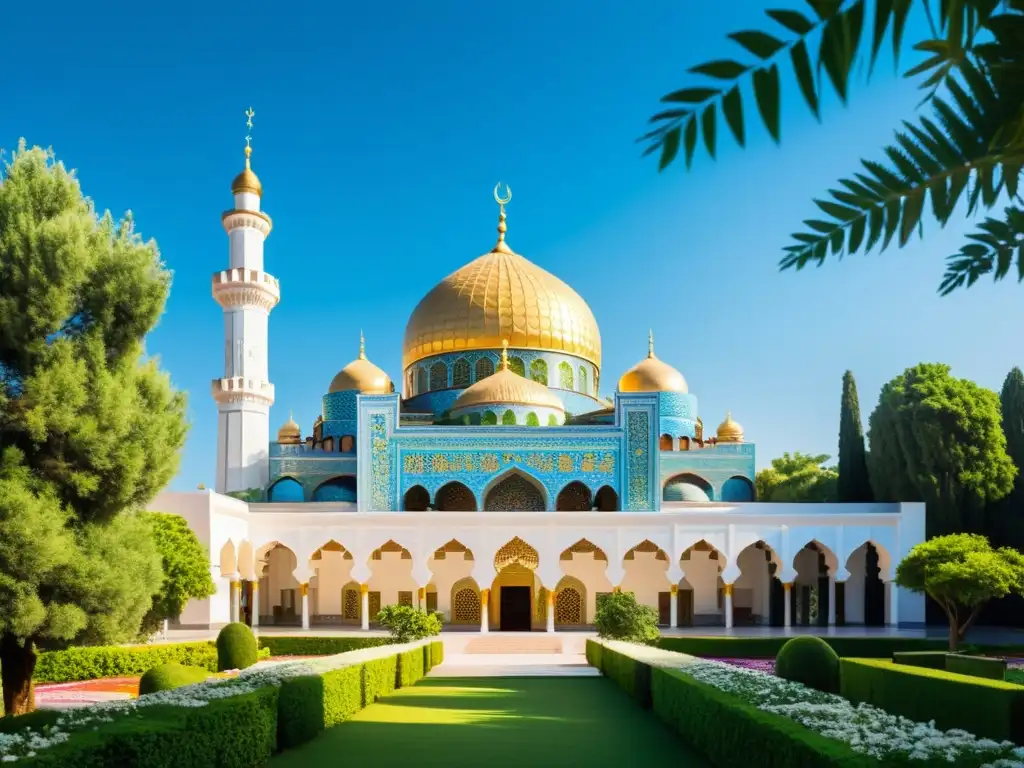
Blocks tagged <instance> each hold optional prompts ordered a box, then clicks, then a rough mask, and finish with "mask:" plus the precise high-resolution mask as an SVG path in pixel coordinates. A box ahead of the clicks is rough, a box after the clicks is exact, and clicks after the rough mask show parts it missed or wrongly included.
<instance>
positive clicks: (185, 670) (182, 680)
mask: <svg viewBox="0 0 1024 768" xmlns="http://www.w3.org/2000/svg"><path fill="white" fill-rule="evenodd" d="M209 678H210V673H209V672H208V671H207V670H205V669H202V668H200V667H186V666H183V665H181V664H178V663H176V662H173V661H172V662H170V663H168V664H161V665H160V666H157V667H152V668H150V669H149V670H147V672H146V674H144V675H143V676H142V679H141V680H139V696H145V695H146V694H147V693H156V692H157V691H170V690H172V689H174V688H180V687H181V686H183V685H192V684H193V683H202V682H205V681H206V680H208V679H209Z"/></svg>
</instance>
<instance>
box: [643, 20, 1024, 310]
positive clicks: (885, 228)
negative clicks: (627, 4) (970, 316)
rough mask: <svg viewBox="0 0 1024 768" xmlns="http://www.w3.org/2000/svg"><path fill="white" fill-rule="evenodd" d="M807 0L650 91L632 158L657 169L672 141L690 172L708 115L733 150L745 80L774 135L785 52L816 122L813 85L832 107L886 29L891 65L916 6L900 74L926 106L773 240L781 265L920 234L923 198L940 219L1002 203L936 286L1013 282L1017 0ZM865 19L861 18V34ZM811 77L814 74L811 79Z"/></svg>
mask: <svg viewBox="0 0 1024 768" xmlns="http://www.w3.org/2000/svg"><path fill="white" fill-rule="evenodd" d="M808 4H809V5H810V6H811V10H812V13H813V15H811V16H810V17H809V16H808V15H805V14H804V13H801V12H799V11H795V10H768V11H766V14H767V15H768V17H769V18H770V19H771V20H772V22H774V24H775V25H776V26H775V27H774V28H773V30H772V32H773V34H769V33H766V32H762V31H743V32H737V33H734V34H731V35H729V38H730V39H731V40H732V41H733V42H735V43H737V44H738V45H739V46H740V47H741V48H743V50H744V55H743V56H741V57H740V59H741V60H734V59H719V60H716V61H710V62H708V63H705V64H700V65H698V66H695V67H692V68H691V69H690V70H689V71H690V73H691V74H694V75H699V76H701V77H703V78H705V81H704V82H702V83H699V84H695V85H693V86H691V87H687V88H683V89H681V90H677V91H673V92H672V93H670V94H668V95H666V96H664V97H662V102H664V103H665V104H667V105H668V108H667V109H665V110H664V111H662V112H659V113H658V114H656V115H654V117H652V118H651V122H652V123H654V124H656V127H655V128H654V130H652V131H650V132H649V133H647V134H646V135H645V136H642V137H641V141H646V142H647V143H648V146H647V149H646V151H645V154H650V153H652V152H660V158H661V159H660V163H659V168H660V169H664V168H666V167H667V166H668V165H669V164H671V163H672V162H673V160H675V159H676V157H677V155H678V153H679V150H680V148H681V147H682V148H683V150H684V155H685V158H686V165H687V167H689V165H690V163H691V161H692V159H693V155H694V153H695V151H696V148H697V142H698V138H699V136H701V135H702V136H703V140H704V146H705V148H706V149H707V152H708V154H709V155H710V156H711V157H712V158H714V156H715V152H716V149H717V133H718V127H717V126H718V120H719V114H721V116H722V117H723V118H724V120H725V124H726V126H727V127H728V129H729V132H730V133H732V135H733V137H734V138H735V140H736V142H737V144H739V145H740V146H741V147H742V146H743V145H744V144H745V142H746V125H745V121H744V105H743V95H742V94H743V93H744V91H745V85H746V82H747V81H748V80H749V81H751V83H752V86H753V88H752V90H753V93H754V97H755V101H756V103H757V109H758V112H759V113H760V116H761V121H762V122H763V123H764V125H765V127H766V129H767V130H768V133H769V134H770V135H771V137H772V139H773V140H774V141H776V142H778V141H779V140H780V137H781V125H780V109H779V105H780V101H781V90H782V87H781V77H780V66H781V67H785V68H788V67H787V65H786V63H785V62H784V61H783V60H784V59H785V58H788V59H789V65H788V66H789V67H791V68H792V71H793V74H794V75H795V79H796V82H797V84H798V85H799V88H800V92H801V94H802V96H803V99H804V101H805V102H806V103H807V105H808V107H809V108H810V110H811V112H812V113H813V114H814V116H815V117H816V118H818V119H819V120H820V118H821V111H820V105H821V101H822V96H823V94H824V90H825V85H824V83H825V81H826V80H827V81H828V83H830V84H831V87H832V90H833V91H834V92H835V94H836V95H837V96H838V97H839V100H840V102H842V103H843V104H845V103H846V101H847V93H848V86H849V83H850V76H851V73H852V72H854V71H866V72H867V73H868V74H869V75H870V73H871V72H872V70H873V68H874V65H875V63H876V61H877V59H878V56H879V53H880V51H881V49H882V44H883V42H884V41H885V38H886V36H887V34H888V35H890V36H891V41H892V48H893V54H894V57H895V59H896V63H897V65H898V63H899V55H900V53H901V51H903V50H904V48H905V47H906V45H905V43H904V35H903V32H904V28H905V25H906V21H907V18H908V15H909V13H910V11H911V10H912V9H913V8H915V7H916V8H918V9H920V10H922V11H923V12H924V13H925V14H926V15H927V19H928V23H929V28H930V35H931V38H930V39H927V40H919V41H916V42H915V43H914V45H913V48H914V50H916V51H920V52H923V53H925V54H927V55H928V56H927V58H926V59H925V60H924V61H922V62H920V63H919V64H917V65H916V66H914V67H912V68H911V69H909V70H908V71H907V72H906V73H905V75H906V77H909V78H917V79H918V81H919V83H920V86H921V88H922V89H923V90H924V93H925V95H924V99H923V102H922V105H923V106H925V107H927V109H926V110H925V111H924V113H923V114H922V115H921V116H920V117H919V118H917V119H916V120H915V121H913V122H910V121H904V123H903V125H902V126H901V127H900V129H899V130H898V131H897V133H896V136H895V141H894V143H893V144H892V145H891V146H888V147H886V148H885V149H884V151H883V154H884V159H883V160H882V161H881V162H878V161H869V160H865V161H862V164H863V168H862V169H860V170H859V171H858V172H855V173H853V174H852V175H851V176H850V177H848V178H845V179H841V180H840V182H839V183H838V184H837V185H835V186H834V187H833V189H831V190H829V192H828V195H827V196H823V197H822V198H821V199H818V200H815V204H816V205H817V207H818V208H819V209H820V211H821V217H820V218H812V219H810V220H808V221H805V222H804V225H805V226H806V228H807V229H806V231H803V232H798V233H796V234H794V235H793V236H792V237H793V241H794V243H793V244H792V245H790V246H788V247H787V248H786V249H785V255H784V256H783V257H782V260H781V261H780V267H781V269H789V268H795V269H797V270H799V269H802V268H803V267H805V266H807V265H808V264H821V263H823V262H824V261H825V259H826V258H828V256H829V255H832V256H833V257H842V256H843V255H845V254H852V253H856V252H857V251H859V250H862V249H863V251H865V252H868V251H870V250H871V249H872V248H874V247H875V246H876V245H878V246H879V250H880V251H882V250H885V249H886V248H887V247H888V246H889V245H890V244H891V243H893V242H896V243H898V245H899V246H900V247H902V246H904V245H906V243H907V242H908V241H909V240H910V238H911V237H912V236H913V235H914V233H915V232H919V233H921V232H923V227H922V216H923V214H924V210H925V208H926V207H930V209H931V211H932V215H933V216H934V217H935V219H936V220H937V221H938V222H939V225H940V226H943V225H945V224H946V222H947V221H949V220H950V218H951V217H952V216H953V213H954V212H955V211H957V210H966V212H967V215H968V216H973V215H974V214H975V213H976V212H977V211H979V210H986V211H988V210H992V209H993V208H995V207H997V205H1001V204H1002V202H1003V201H1005V200H1008V201H1009V203H1010V204H1009V206H1007V207H1006V208H1005V211H1004V215H1003V216H1002V217H1001V218H1000V217H994V218H993V217H990V218H986V219H985V220H984V221H983V222H982V223H981V224H980V225H979V227H978V229H979V231H978V232H977V233H976V234H973V235H970V236H969V237H968V240H969V242H968V243H967V244H966V245H964V246H963V247H962V248H961V250H960V252H959V253H957V254H954V255H952V256H950V257H949V259H948V262H947V269H946V274H945V276H944V277H943V280H942V283H941V285H940V287H939V291H940V293H942V294H943V295H946V294H948V293H950V292H951V291H953V290H955V289H956V288H958V287H961V286H970V285H973V284H974V282H975V281H977V280H978V278H979V277H981V276H982V275H986V274H991V275H992V276H993V277H994V279H996V280H1000V279H1002V278H1003V277H1005V276H1006V275H1007V273H1008V272H1009V269H1010V267H1011V265H1012V264H1013V263H1014V261H1016V264H1017V275H1018V279H1024V248H1020V247H1019V246H1020V244H1021V243H1022V242H1024V206H1022V205H1021V202H1022V200H1021V197H1019V195H1018V184H1019V180H1020V175H1021V167H1022V165H1024V14H1022V11H1024V2H1022V0H873V2H870V3H869V2H868V0H853V1H852V2H848V1H846V0H808ZM871 11H873V14H872V13H871ZM872 15H873V19H872V20H871V21H870V22H869V20H868V19H869V17H871V16H872ZM866 24H870V27H871V28H870V30H869V31H867V32H866V31H865V25H866ZM869 35H870V44H869V43H868V42H867V39H868V37H869ZM815 43H816V45H815ZM822 72H823V73H824V74H825V76H826V77H824V78H822V77H819V75H820V73H822ZM746 111H747V112H748V113H749V107H748V109H747V110H746ZM1004 193H1005V194H1004ZM927 202H930V206H926V203H927Z"/></svg>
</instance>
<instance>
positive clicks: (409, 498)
mask: <svg viewBox="0 0 1024 768" xmlns="http://www.w3.org/2000/svg"><path fill="white" fill-rule="evenodd" d="M428 506H430V494H429V493H427V489H426V488H424V487H423V486H422V485H414V486H413V487H412V488H410V489H409V490H408V491H406V492H405V510H406V511H407V512H423V511H424V510H426V508H427V507H428Z"/></svg>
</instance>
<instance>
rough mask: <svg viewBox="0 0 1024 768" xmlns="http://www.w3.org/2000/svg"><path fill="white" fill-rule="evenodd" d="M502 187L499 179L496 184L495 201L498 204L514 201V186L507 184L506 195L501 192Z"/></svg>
mask: <svg viewBox="0 0 1024 768" xmlns="http://www.w3.org/2000/svg"><path fill="white" fill-rule="evenodd" d="M500 189H501V182H500V181H499V182H498V183H497V184H495V185H494V202H496V203H497V204H498V205H507V204H508V203H509V202H511V201H512V187H510V186H509V185H508V184H506V185H505V195H504V196H502V195H501V194H500V192H499V190H500Z"/></svg>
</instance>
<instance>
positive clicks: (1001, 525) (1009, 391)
mask: <svg viewBox="0 0 1024 768" xmlns="http://www.w3.org/2000/svg"><path fill="white" fill-rule="evenodd" d="M999 404H1000V408H1001V411H1002V425H1003V435H1005V437H1006V453H1007V454H1008V455H1009V457H1010V460H1011V461H1012V462H1013V465H1014V466H1015V467H1016V468H1017V476H1016V478H1014V482H1013V490H1012V491H1010V493H1009V494H1008V495H1007V496H1006V497H1005V498H1004V499H1002V500H1001V501H999V502H997V503H996V504H995V505H993V506H994V510H993V511H994V513H995V515H996V517H995V519H991V520H990V527H991V530H992V533H993V534H994V535H996V536H997V537H998V541H999V543H1001V544H1006V545H1007V546H1011V547H1015V548H1017V549H1024V474H1022V472H1024V373H1021V370H1020V368H1014V369H1013V370H1012V371H1010V372H1009V373H1008V374H1007V375H1006V379H1005V380H1004V381H1003V389H1002V392H1001V393H1000V395H999Z"/></svg>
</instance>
